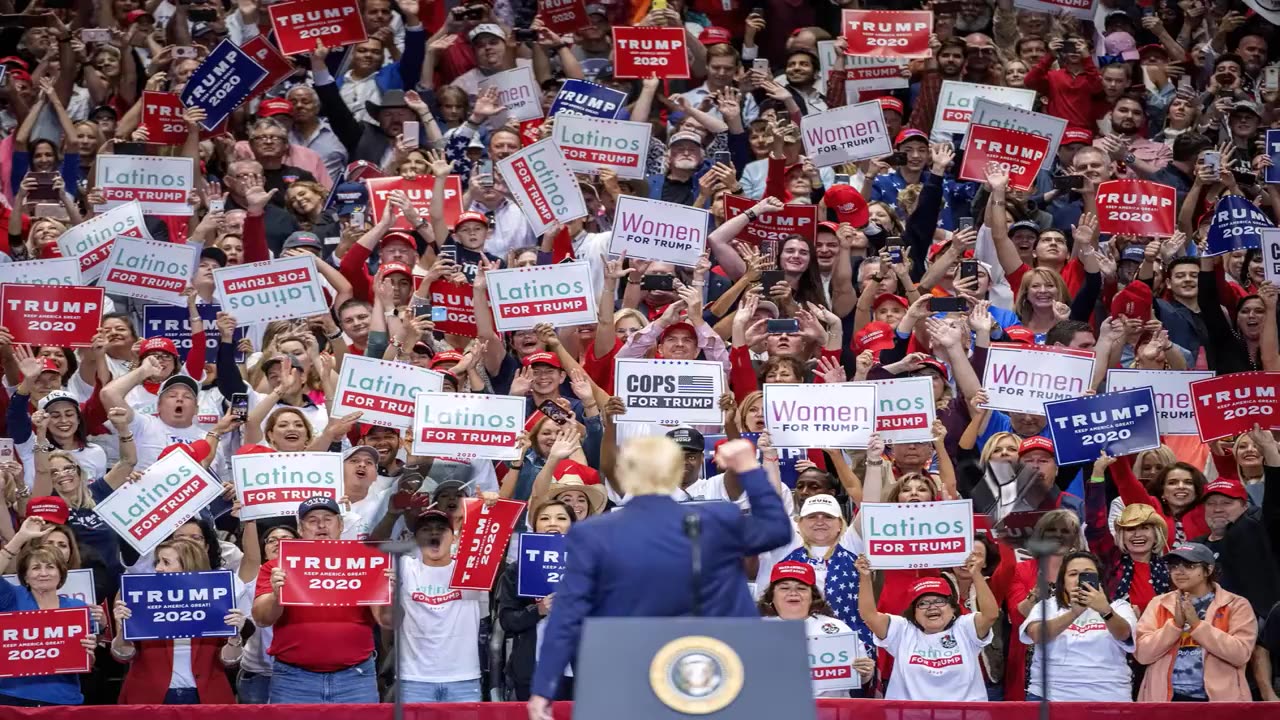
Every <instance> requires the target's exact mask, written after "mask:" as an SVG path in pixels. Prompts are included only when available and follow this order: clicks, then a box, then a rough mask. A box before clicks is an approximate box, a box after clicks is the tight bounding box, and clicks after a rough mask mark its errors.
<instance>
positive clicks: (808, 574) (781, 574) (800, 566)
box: [769, 560, 818, 586]
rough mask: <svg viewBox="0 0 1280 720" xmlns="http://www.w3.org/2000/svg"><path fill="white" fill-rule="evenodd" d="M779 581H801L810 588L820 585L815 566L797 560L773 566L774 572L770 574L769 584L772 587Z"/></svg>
mask: <svg viewBox="0 0 1280 720" xmlns="http://www.w3.org/2000/svg"><path fill="white" fill-rule="evenodd" d="M779 580H799V581H800V582H802V583H804V584H805V585H809V586H814V585H817V584H818V578H817V575H816V574H815V573H814V572H813V566H812V565H810V564H809V563H804V562H799V561H797V560H787V561H785V562H780V563H778V564H777V565H774V566H773V570H772V571H771V572H770V573H769V584H770V585H772V584H774V583H776V582H778V581H779Z"/></svg>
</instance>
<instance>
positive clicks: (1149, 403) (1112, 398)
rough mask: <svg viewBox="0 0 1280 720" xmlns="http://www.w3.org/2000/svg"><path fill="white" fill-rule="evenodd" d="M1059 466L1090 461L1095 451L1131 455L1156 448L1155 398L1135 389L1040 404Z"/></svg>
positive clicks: (1119, 455)
mask: <svg viewBox="0 0 1280 720" xmlns="http://www.w3.org/2000/svg"><path fill="white" fill-rule="evenodd" d="M1044 411H1045V415H1046V416H1047V417H1048V425H1049V435H1050V436H1051V439H1052V440H1053V454H1054V456H1055V457H1056V458H1057V461H1058V464H1059V465H1071V464H1073V463H1083V462H1092V461H1094V460H1097V459H1098V453H1100V452H1105V453H1107V454H1108V455H1110V456H1111V457H1121V456H1124V455H1132V454H1134V453H1137V452H1141V451H1143V450H1150V449H1152V448H1158V447H1160V428H1159V425H1158V423H1157V417H1156V398H1155V393H1153V392H1152V391H1151V388H1149V387H1148V388H1135V389H1133V390H1119V391H1116V392H1108V393H1103V394H1102V395H1089V396H1085V397H1081V398H1076V399H1074V400H1058V401H1057V402H1050V403H1045V404H1044Z"/></svg>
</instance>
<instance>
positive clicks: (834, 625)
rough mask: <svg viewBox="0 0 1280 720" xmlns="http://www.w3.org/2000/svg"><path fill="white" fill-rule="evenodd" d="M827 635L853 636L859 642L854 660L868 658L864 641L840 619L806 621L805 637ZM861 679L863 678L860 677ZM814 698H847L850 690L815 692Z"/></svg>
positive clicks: (811, 618) (812, 617) (826, 617)
mask: <svg viewBox="0 0 1280 720" xmlns="http://www.w3.org/2000/svg"><path fill="white" fill-rule="evenodd" d="M768 619H769V620H777V619H779V618H776V617H773V618H768ZM825 635H852V636H853V637H854V639H855V640H857V642H855V643H854V644H853V648H854V650H853V659H854V660H857V659H859V658H865V657H867V650H866V647H865V646H863V644H862V641H861V640H858V636H857V635H856V634H855V633H854V631H853V628H851V627H849V626H848V625H847V624H846V623H845V621H843V620H841V619H840V618H834V617H831V616H830V615H810V616H809V617H807V618H805V619H804V636H805V637H806V638H808V639H809V640H813V639H815V638H820V637H823V636H825ZM858 677H859V679H861V677H862V676H858ZM813 696H814V697H833V698H847V697H849V691H848V690H827V691H825V692H817V691H814V693H813Z"/></svg>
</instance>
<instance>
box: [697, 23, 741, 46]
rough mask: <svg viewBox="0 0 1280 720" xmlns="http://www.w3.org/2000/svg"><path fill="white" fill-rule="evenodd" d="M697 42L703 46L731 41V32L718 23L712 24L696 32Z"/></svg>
mask: <svg viewBox="0 0 1280 720" xmlns="http://www.w3.org/2000/svg"><path fill="white" fill-rule="evenodd" d="M698 42H700V43H702V46H703V47H711V46H712V45H724V44H728V43H732V42H733V33H731V32H729V31H728V30H726V29H725V28H722V27H720V26H719V25H712V26H710V27H705V28H703V29H702V32H700V33H698Z"/></svg>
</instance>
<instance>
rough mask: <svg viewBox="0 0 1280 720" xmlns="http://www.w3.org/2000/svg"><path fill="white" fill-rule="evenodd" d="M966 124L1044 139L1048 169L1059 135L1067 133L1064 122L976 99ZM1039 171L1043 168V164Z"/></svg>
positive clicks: (1055, 150) (1059, 119) (1042, 114)
mask: <svg viewBox="0 0 1280 720" xmlns="http://www.w3.org/2000/svg"><path fill="white" fill-rule="evenodd" d="M970 122H971V123H972V124H973V125H986V126H988V127H994V128H1002V129H1005V130H1017V131H1018V132H1024V133H1031V134H1032V135H1039V136H1040V137H1043V138H1046V139H1047V140H1048V141H1049V149H1048V150H1047V151H1046V152H1045V160H1044V162H1045V163H1048V164H1049V165H1052V164H1053V159H1054V158H1056V157H1058V143H1060V142H1061V141H1062V133H1063V132H1064V131H1066V129H1067V121H1066V120H1064V119H1062V118H1058V117H1054V116H1052V115H1045V114H1044V113H1038V112H1032V111H1030V110H1023V109H1022V108H1019V107H1014V106H1012V105H1005V104H1003V103H998V102H995V101H993V100H988V99H987V98H984V97H980V98H978V101H977V102H976V103H975V104H974V106H973V115H972V117H971V119H970ZM1040 168H1041V169H1044V168H1045V165H1044V163H1042V164H1041V165H1040ZM984 180H985V178H984Z"/></svg>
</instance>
